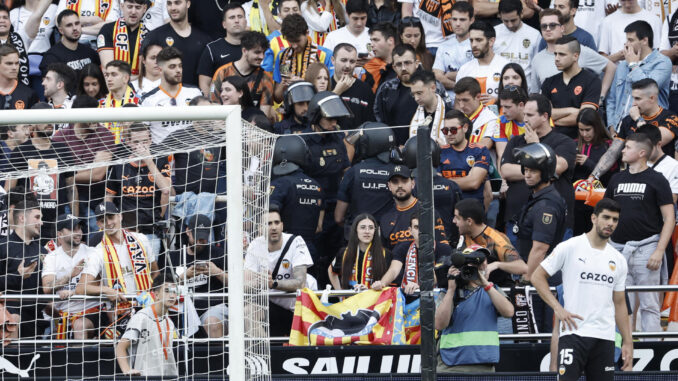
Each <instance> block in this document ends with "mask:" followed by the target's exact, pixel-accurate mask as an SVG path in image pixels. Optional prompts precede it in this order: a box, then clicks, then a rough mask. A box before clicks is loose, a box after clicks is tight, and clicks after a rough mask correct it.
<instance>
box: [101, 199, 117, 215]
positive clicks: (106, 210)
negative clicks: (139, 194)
mask: <svg viewBox="0 0 678 381" xmlns="http://www.w3.org/2000/svg"><path fill="white" fill-rule="evenodd" d="M118 213H120V210H119V209H118V207H117V206H115V204H114V203H112V202H110V201H106V202H102V203H101V204H99V206H97V210H96V215H97V216H102V215H104V214H118Z"/></svg>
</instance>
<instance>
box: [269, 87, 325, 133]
mask: <svg viewBox="0 0 678 381" xmlns="http://www.w3.org/2000/svg"><path fill="white" fill-rule="evenodd" d="M314 95H315V87H313V84H312V83H310V82H304V81H298V82H294V83H292V84H291V85H290V86H289V87H288V88H287V90H285V93H284V94H283V110H284V115H283V116H284V118H283V120H281V121H280V122H277V123H276V124H274V125H273V132H275V133H276V134H279V135H288V134H298V133H300V132H301V131H303V130H304V129H306V128H307V127H308V118H307V117H306V113H307V110H308V102H310V101H311V98H313V96H314Z"/></svg>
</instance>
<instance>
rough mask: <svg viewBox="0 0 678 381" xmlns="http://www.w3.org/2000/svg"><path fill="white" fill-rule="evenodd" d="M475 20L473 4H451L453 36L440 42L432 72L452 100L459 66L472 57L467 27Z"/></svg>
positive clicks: (463, 2) (464, 2)
mask: <svg viewBox="0 0 678 381" xmlns="http://www.w3.org/2000/svg"><path fill="white" fill-rule="evenodd" d="M474 21H475V18H474V17H473V6H471V4H470V3H469V2H467V1H458V2H456V3H454V5H453V6H452V30H453V31H454V38H450V39H448V40H447V41H445V42H443V43H442V44H440V46H439V47H438V52H437V53H436V59H435V62H433V73H434V74H435V75H436V79H437V80H438V82H440V83H442V84H443V86H445V90H447V94H448V95H449V96H450V99H452V101H454V84H455V82H456V81H457V73H458V72H459V68H460V67H461V66H462V65H463V64H465V63H467V62H468V61H470V60H472V59H473V53H472V52H471V42H470V39H469V28H470V27H471V24H473V22H474Z"/></svg>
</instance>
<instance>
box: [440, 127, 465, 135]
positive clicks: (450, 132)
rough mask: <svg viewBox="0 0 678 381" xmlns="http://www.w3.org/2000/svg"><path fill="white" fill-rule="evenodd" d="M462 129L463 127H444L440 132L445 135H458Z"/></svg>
mask: <svg viewBox="0 0 678 381" xmlns="http://www.w3.org/2000/svg"><path fill="white" fill-rule="evenodd" d="M460 129H461V127H443V128H441V129H440V131H442V133H443V135H456V134H457V131H459V130H460Z"/></svg>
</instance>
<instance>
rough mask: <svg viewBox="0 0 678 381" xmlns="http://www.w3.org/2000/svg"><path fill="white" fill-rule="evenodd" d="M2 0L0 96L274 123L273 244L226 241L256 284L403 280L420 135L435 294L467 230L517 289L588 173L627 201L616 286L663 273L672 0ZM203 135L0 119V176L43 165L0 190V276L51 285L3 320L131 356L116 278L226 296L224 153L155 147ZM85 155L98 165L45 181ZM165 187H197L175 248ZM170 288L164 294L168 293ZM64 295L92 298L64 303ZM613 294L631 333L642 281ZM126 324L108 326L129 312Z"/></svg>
mask: <svg viewBox="0 0 678 381" xmlns="http://www.w3.org/2000/svg"><path fill="white" fill-rule="evenodd" d="M2 3H3V2H1V1H0V110H10V109H47V108H53V109H70V108H74V109H76V108H116V107H120V108H125V107H175V106H183V105H192V106H193V105H214V104H223V105H240V106H241V107H242V117H243V119H245V120H247V121H248V122H250V123H252V124H253V125H255V126H257V127H258V128H261V129H263V130H266V131H269V132H272V133H275V134H279V135H280V137H279V138H278V141H277V143H276V145H275V149H274V154H273V170H272V174H271V190H270V201H269V202H270V205H271V209H270V212H269V216H268V217H269V218H268V242H266V241H264V238H263V237H259V238H255V237H251V238H252V239H251V242H249V243H248V249H247V250H248V254H247V256H246V257H245V268H246V269H247V270H252V271H257V270H258V268H257V267H256V266H257V265H256V261H255V260H254V259H253V257H254V256H255V255H257V254H258V253H265V254H266V256H268V258H269V265H270V266H269V267H270V268H269V271H270V273H271V277H270V280H269V287H270V288H271V289H275V290H282V291H295V290H298V289H300V288H303V287H312V288H317V289H324V288H325V286H326V285H328V284H329V285H331V286H332V287H334V288H335V289H349V288H354V289H356V290H365V289H376V290H381V289H383V288H384V287H387V286H397V287H402V288H403V291H404V292H405V294H407V296H408V298H415V297H416V296H415V295H416V293H415V291H416V290H417V289H418V282H419V278H420V274H419V267H418V256H417V245H418V235H419V220H418V219H419V215H418V211H419V205H418V199H417V197H416V194H417V188H416V180H417V170H416V159H415V158H416V141H415V140H413V139H412V137H414V136H415V135H416V133H417V130H418V128H419V127H420V126H426V127H428V131H429V132H430V137H431V149H432V152H433V166H434V179H433V184H434V199H435V225H436V227H435V255H436V263H437V265H440V267H441V268H444V270H443V271H437V272H436V276H437V281H438V284H440V285H441V286H442V287H443V288H447V285H448V282H447V276H448V273H447V271H448V270H447V267H444V262H445V261H446V258H447V259H449V258H450V257H451V256H452V255H453V254H452V253H453V252H456V251H457V250H458V251H459V252H461V251H464V250H466V251H465V252H466V253H467V254H468V253H473V252H478V250H479V249H477V246H474V245H480V246H481V247H483V248H485V249H484V250H481V251H480V252H482V253H484V255H485V258H486V262H483V264H482V265H481V270H482V271H481V274H482V277H481V279H482V281H478V280H476V281H475V283H472V284H473V285H475V287H484V288H485V291H488V290H489V289H492V285H496V286H499V287H511V286H515V285H516V284H529V282H530V277H531V275H532V274H533V272H534V271H535V270H536V269H537V268H538V266H539V264H540V262H541V260H543V259H544V258H546V257H547V256H548V255H549V254H550V253H551V251H552V250H553V249H554V247H555V246H556V245H557V244H559V243H560V242H562V241H565V240H567V239H569V238H571V237H574V236H579V235H581V234H583V233H586V232H589V231H590V230H591V229H592V226H593V225H592V222H591V220H592V218H591V215H592V213H593V210H594V209H593V207H592V206H590V205H587V204H585V203H584V200H583V199H579V198H577V199H576V198H575V193H577V194H584V195H586V194H587V193H589V191H590V190H591V188H607V190H606V192H605V193H604V195H605V197H606V198H610V199H613V200H615V201H616V202H617V203H619V204H620V205H621V214H620V219H619V226H618V227H617V229H616V230H615V231H614V233H613V234H612V236H611V241H612V244H613V245H614V247H615V248H616V249H618V250H619V251H620V252H622V253H623V254H624V256H625V259H626V261H628V265H629V277H628V278H627V281H626V284H627V285H630V284H634V285H658V284H662V283H663V284H665V283H667V281H668V276H669V275H670V274H671V273H672V270H673V262H674V245H673V243H672V242H671V238H672V235H673V234H674V230H675V225H676V219H675V215H676V214H675V203H676V200H677V197H678V162H677V161H676V160H675V158H676V157H678V155H677V153H676V150H677V147H678V141H677V137H678V116H676V112H677V111H678V75H676V74H675V73H676V70H675V67H674V66H673V62H675V61H676V60H678V48H677V46H678V44H676V42H678V32H676V31H677V30H678V12H674V11H673V10H671V8H670V7H669V8H661V7H659V8H661V10H658V9H657V8H656V7H654V8H653V4H654V3H653V2H650V1H644V2H643V1H639V0H621V1H620V2H619V4H613V3H610V2H608V3H607V4H608V5H606V3H605V2H593V1H591V2H588V1H587V2H583V3H580V2H579V1H578V0H552V1H549V0H539V1H531V0H526V1H521V0H501V1H498V2H495V1H492V0H472V1H468V2H467V1H456V2H455V1H449V2H446V1H442V2H437V1H433V0H399V1H398V2H397V3H394V2H393V1H392V0H346V1H344V0H305V1H303V2H300V0H276V1H270V0H250V1H247V2H244V3H239V2H238V1H230V2H229V1H223V0H214V1H212V0H209V1H208V0H200V1H197V0H194V1H190V0H166V1H164V0H159V1H149V0H59V1H57V0H54V1H52V0H24V1H21V0H14V1H9V0H5V1H4V4H2ZM669 3H670V5H673V4H674V2H669ZM1 115H2V113H1V112H0V122H1V121H2V116H1ZM213 132H214V131H211V130H210V127H209V126H206V125H204V124H200V123H197V122H196V123H192V122H190V121H185V122H166V123H161V122H152V123H148V124H147V123H108V124H98V123H73V124H63V125H52V124H34V125H10V126H2V136H1V141H0V145H1V146H2V150H0V172H3V173H12V172H19V171H23V172H26V171H28V170H31V171H37V172H30V173H31V176H30V177H28V178H23V179H18V180H17V179H11V180H7V181H4V183H3V184H2V192H3V193H4V194H5V197H4V205H3V210H4V212H3V213H4V219H3V221H2V232H1V234H2V236H3V237H4V238H3V240H2V241H0V272H1V274H0V290H1V291H2V292H3V293H7V294H12V293H23V294H27V293H28V294H30V293H33V294H35V293H47V294H55V293H57V294H59V296H60V298H61V300H59V301H57V302H54V303H46V302H45V303H43V302H39V303H35V301H31V302H22V301H19V300H8V301H7V302H6V309H5V313H4V316H3V317H1V318H2V319H4V321H5V323H4V325H3V327H4V329H5V330H6V334H7V335H8V336H11V337H18V335H19V334H20V336H21V337H35V336H37V337H41V336H43V335H54V336H56V337H61V338H65V337H74V338H90V337H94V336H98V335H99V334H100V331H104V334H106V335H109V336H108V337H123V338H127V342H126V344H125V349H124V353H127V352H126V351H127V346H128V345H129V341H132V342H135V343H136V342H137V341H138V333H137V334H136V336H135V334H134V333H129V332H124V331H120V332H115V330H111V329H106V330H104V328H105V327H106V326H108V323H110V322H115V321H120V319H121V317H123V316H124V313H123V312H121V311H124V310H125V308H122V307H120V306H128V304H127V303H129V301H127V300H126V298H125V297H124V294H129V293H134V292H141V291H149V290H150V289H151V288H152V284H153V281H152V279H153V278H155V277H156V276H161V275H160V273H162V272H163V271H164V269H166V268H172V270H173V272H174V273H176V275H177V276H178V278H177V279H178V280H179V281H178V282H179V283H181V284H183V285H186V286H188V287H192V288H193V289H194V291H195V292H198V293H223V292H225V290H226V289H227V286H228V274H227V271H226V270H227V268H226V267H227V266H226V253H225V240H226V232H225V229H224V228H223V226H224V221H225V215H226V206H225V205H224V204H223V203H221V202H219V201H217V197H216V196H217V195H221V194H225V161H226V155H225V152H224V150H223V149H222V148H204V149H203V148H196V147H190V148H191V149H187V150H186V151H185V153H176V154H174V155H170V156H168V155H167V153H168V151H167V150H165V151H163V147H165V148H167V147H170V148H176V147H182V144H184V142H183V141H182V139H184V138H185V137H193V138H194V139H197V140H198V141H199V139H200V138H205V139H208V138H210V137H211V136H213V135H211V134H212V133H213ZM535 147H536V148H535ZM544 147H546V148H544ZM158 152H164V153H165V155H160V154H157V153H158ZM182 152H184V151H182ZM138 158H143V159H138ZM93 163H100V164H101V165H99V166H97V167H96V168H95V169H92V170H77V169H73V170H70V169H69V170H68V171H63V172H60V173H59V175H48V174H47V172H46V173H45V174H40V173H39V171H40V170H42V169H47V170H54V169H55V168H71V167H72V166H75V165H85V166H87V165H89V166H90V167H92V166H93ZM34 173H37V174H34ZM170 199H173V200H174V201H173V202H177V203H182V202H183V203H186V204H187V205H188V203H189V202H192V203H193V204H192V205H196V203H200V202H207V203H209V204H210V205H209V206H207V207H205V206H204V205H203V206H202V207H198V206H195V207H192V208H190V209H191V212H190V213H189V212H186V213H185V214H183V215H181V216H178V217H177V216H174V220H173V221H176V224H177V226H178V227H179V230H178V233H177V234H178V235H180V236H181V238H180V240H181V242H182V243H183V246H181V245H178V244H171V245H168V242H171V241H172V240H165V239H164V238H166V237H165V234H166V233H165V230H164V228H163V227H162V226H161V225H162V224H163V223H164V222H165V221H167V220H168V219H169V218H170V216H168V214H169V213H168V205H169V204H170ZM198 199H200V200H202V201H200V202H198V201H197V200H198ZM230 238H233V237H230ZM469 248H472V250H469ZM123 253H128V254H129V255H125V254H123ZM448 262H449V261H448ZM177 264H181V266H177ZM448 267H449V263H448ZM450 274H452V275H454V276H456V274H457V271H455V269H454V268H453V269H452V270H450ZM163 276H164V275H163ZM549 282H551V284H552V285H557V284H559V283H560V279H559V278H558V276H554V277H552V278H551V279H550V280H549ZM159 283H160V284H169V283H171V280H166V279H164V278H163V280H161V281H160V282H159ZM172 290H173V288H164V289H163V290H162V294H163V298H164V299H163V300H166V299H167V298H170V297H169V296H165V295H169V293H170V291H172ZM452 292H453V293H454V290H452ZM488 292H489V291H488ZM499 292H500V293H501V291H500V290H499ZM75 294H88V295H102V296H104V297H105V298H106V300H105V302H106V303H103V302H98V301H92V300H87V301H83V300H82V299H79V300H76V299H73V300H70V299H69V298H70V297H71V296H72V295H75ZM496 295H500V294H493V297H494V298H496ZM500 296H501V295H500ZM504 296H505V295H504ZM170 299H171V298H170ZM167 300H169V299H167ZM172 300H174V299H172ZM630 300H631V302H632V305H631V306H630V307H631V309H632V310H633V311H634V313H636V312H635V310H636V309H637V319H638V321H639V322H640V323H639V324H640V326H641V328H642V330H644V331H660V330H661V329H662V328H661V326H660V312H661V311H660V306H661V298H660V295H659V293H641V294H639V296H638V297H631V298H630ZM271 302H272V303H271V309H270V314H271V316H275V318H271V319H270V323H271V335H272V336H276V335H285V334H286V333H289V330H290V326H291V323H292V310H293V308H294V304H293V299H290V298H279V299H275V298H273V299H271ZM168 303H169V302H168ZM449 303H451V301H448V304H449ZM105 305H108V306H105ZM116 305H117V306H118V307H119V308H112V307H111V306H116ZM495 306H497V304H496V303H495ZM195 307H196V310H197V312H198V313H199V315H200V321H201V325H202V327H203V328H202V330H201V331H200V332H199V333H198V335H206V336H208V337H222V336H224V335H225V334H227V325H226V321H227V318H228V308H227V302H226V300H225V298H223V297H215V298H211V299H209V300H208V299H197V300H196V301H195ZM163 308H164V307H163ZM446 308H449V305H446ZM495 308H496V309H497V311H498V312H496V314H497V327H496V329H497V331H498V332H500V333H511V332H513V327H512V323H511V319H510V316H511V315H512V314H513V313H512V309H510V308H509V306H506V304H505V303H501V305H500V306H498V307H495ZM533 309H534V314H535V325H536V326H537V328H538V331H539V332H549V331H550V330H551V329H552V327H553V310H551V309H550V308H549V307H548V306H547V305H546V304H544V303H543V302H541V301H540V299H539V298H535V300H534V302H533ZM104 310H105V311H106V313H103V312H102V311H104ZM165 310H166V309H165ZM446 311H447V310H446ZM151 312H153V313H155V312H154V310H152V309H151ZM145 313H146V314H148V313H150V312H148V311H146V312H145ZM36 316H37V317H38V318H37V319H36ZM42 316H44V319H43V318H42ZM146 316H147V317H148V319H151V320H152V319H153V316H151V315H146ZM149 316H150V317H149ZM128 319H129V317H128ZM156 319H157V316H156ZM106 320H108V323H107V322H106ZM139 320H140V319H136V320H135V323H129V324H128V325H127V326H128V328H129V327H132V328H130V329H134V328H133V327H134V326H136V325H138V324H145V323H143V322H139ZM447 321H448V322H449V319H447ZM17 324H18V327H19V329H17ZM149 324H150V323H149ZM450 324H451V323H450ZM158 327H160V326H159V325H158ZM444 327H445V326H441V327H440V328H444ZM158 329H159V330H160V328H158ZM167 330H169V325H168V329H167ZM161 338H162V334H161ZM160 344H161V345H164V344H163V343H162V342H161V343H160ZM448 357H449V356H448ZM146 360H147V361H151V360H149V359H146ZM166 360H167V354H166V353H165V361H166ZM489 362H491V361H489ZM447 365H454V364H447ZM121 366H122V365H121ZM125 369H126V370H129V369H130V365H128V364H125Z"/></svg>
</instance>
